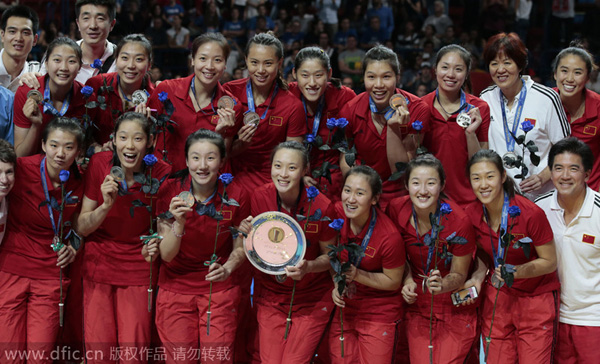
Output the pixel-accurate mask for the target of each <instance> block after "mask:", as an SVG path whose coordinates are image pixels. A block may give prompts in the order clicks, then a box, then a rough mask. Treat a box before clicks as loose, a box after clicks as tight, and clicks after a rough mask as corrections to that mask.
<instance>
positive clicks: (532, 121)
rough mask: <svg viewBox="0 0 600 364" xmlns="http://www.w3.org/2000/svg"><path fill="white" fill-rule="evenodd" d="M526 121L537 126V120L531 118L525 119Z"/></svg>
mask: <svg viewBox="0 0 600 364" xmlns="http://www.w3.org/2000/svg"><path fill="white" fill-rule="evenodd" d="M524 121H529V122H530V123H531V125H533V126H535V121H536V120H535V119H529V118H525V120H524Z"/></svg>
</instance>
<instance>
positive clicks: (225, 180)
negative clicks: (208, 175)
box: [219, 173, 233, 186]
mask: <svg viewBox="0 0 600 364" xmlns="http://www.w3.org/2000/svg"><path fill="white" fill-rule="evenodd" d="M219 180H220V181H221V183H223V185H224V186H228V185H229V184H230V183H231V181H233V175H232V174H231V173H223V174H222V175H220V176H219Z"/></svg>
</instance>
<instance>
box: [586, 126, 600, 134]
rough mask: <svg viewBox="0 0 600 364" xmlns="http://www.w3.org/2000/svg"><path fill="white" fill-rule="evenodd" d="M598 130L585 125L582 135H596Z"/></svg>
mask: <svg viewBox="0 0 600 364" xmlns="http://www.w3.org/2000/svg"><path fill="white" fill-rule="evenodd" d="M597 130H598V128H597V127H595V126H593V125H586V126H585V127H584V128H583V134H586V135H596V131H597Z"/></svg>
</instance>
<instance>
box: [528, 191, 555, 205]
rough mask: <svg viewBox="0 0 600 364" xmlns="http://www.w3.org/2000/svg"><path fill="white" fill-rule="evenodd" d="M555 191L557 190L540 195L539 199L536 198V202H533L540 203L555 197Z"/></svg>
mask: <svg viewBox="0 0 600 364" xmlns="http://www.w3.org/2000/svg"><path fill="white" fill-rule="evenodd" d="M554 191H556V190H552V191H550V192H546V193H543V194H541V195H539V196H538V197H536V198H535V200H533V202H535V203H537V202H538V201H541V200H543V199H545V198H548V197H551V196H552V195H554Z"/></svg>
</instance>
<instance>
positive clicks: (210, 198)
mask: <svg viewBox="0 0 600 364" xmlns="http://www.w3.org/2000/svg"><path fill="white" fill-rule="evenodd" d="M191 178H192V177H191V176H190V193H191V194H192V196H193V195H194V191H193V190H192V188H193V185H192V180H191ZM218 189H219V182H217V185H216V186H215V190H214V191H213V193H212V195H210V196H208V198H207V199H206V200H204V201H200V203H201V204H202V205H206V204H208V203H209V202H210V201H211V200H212V199H213V198H214V197H215V195H216V194H217V190H218Z"/></svg>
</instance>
